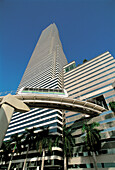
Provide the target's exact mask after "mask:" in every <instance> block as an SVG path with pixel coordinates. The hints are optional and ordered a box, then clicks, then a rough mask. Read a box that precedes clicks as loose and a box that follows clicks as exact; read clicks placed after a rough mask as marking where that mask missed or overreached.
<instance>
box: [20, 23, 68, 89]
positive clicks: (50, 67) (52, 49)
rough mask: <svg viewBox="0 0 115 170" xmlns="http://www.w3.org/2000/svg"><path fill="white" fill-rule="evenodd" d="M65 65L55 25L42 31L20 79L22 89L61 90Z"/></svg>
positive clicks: (65, 61)
mask: <svg viewBox="0 0 115 170" xmlns="http://www.w3.org/2000/svg"><path fill="white" fill-rule="evenodd" d="M65 64H67V59H66V57H65V55H64V52H63V49H62V45H61V42H60V39H59V33H58V30H57V27H56V25H55V24H51V25H50V26H49V27H47V28H46V29H45V30H43V32H42V34H41V36H40V38H39V40H38V42H37V45H36V47H35V49H34V51H33V54H32V56H31V59H30V61H29V63H28V66H27V68H26V70H25V73H24V75H23V77H22V80H21V82H20V85H19V87H18V90H19V89H20V88H22V87H34V88H35V87H37V88H63V79H62V78H63V76H62V73H63V72H62V68H63V66H64V65H65Z"/></svg>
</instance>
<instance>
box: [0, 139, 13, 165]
mask: <svg viewBox="0 0 115 170" xmlns="http://www.w3.org/2000/svg"><path fill="white" fill-rule="evenodd" d="M1 149H2V150H3V153H2V154H3V156H2V162H3V161H5V164H6V163H7V162H8V161H9V153H11V147H10V140H9V141H3V143H2V146H1Z"/></svg>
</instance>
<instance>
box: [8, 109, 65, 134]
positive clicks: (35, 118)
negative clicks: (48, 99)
mask: <svg viewBox="0 0 115 170" xmlns="http://www.w3.org/2000/svg"><path fill="white" fill-rule="evenodd" d="M54 116H56V117H57V116H58V117H59V118H60V119H62V117H61V116H60V115H59V114H58V113H57V112H53V113H50V114H48V115H45V116H43V115H42V116H39V115H38V116H34V117H33V116H32V117H31V118H28V119H25V118H24V119H23V120H21V121H17V122H15V123H13V124H12V125H10V126H9V128H8V130H7V132H8V131H9V130H10V129H11V128H14V127H16V126H18V125H23V124H25V122H26V123H28V122H30V121H35V120H39V121H42V120H47V119H50V118H52V117H54Z"/></svg>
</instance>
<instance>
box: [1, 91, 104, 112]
mask: <svg viewBox="0 0 115 170" xmlns="http://www.w3.org/2000/svg"><path fill="white" fill-rule="evenodd" d="M15 97H16V98H17V99H20V100H23V102H24V103H25V104H27V106H29V107H41V108H52V109H59V110H68V111H74V112H80V113H83V114H88V115H96V114H101V113H102V112H104V111H106V109H105V108H104V107H101V106H99V105H96V104H93V103H90V102H87V101H81V100H77V99H72V98H69V97H59V96H54V95H41V94H36V95H35V94H34V95H33V94H21V95H15ZM2 98H3V97H2V96H1V97H0V101H1V100H2Z"/></svg>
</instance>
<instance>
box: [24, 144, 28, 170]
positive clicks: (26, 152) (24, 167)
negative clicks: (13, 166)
mask: <svg viewBox="0 0 115 170" xmlns="http://www.w3.org/2000/svg"><path fill="white" fill-rule="evenodd" d="M28 152H29V146H28V148H27V152H26V158H25V160H24V166H23V170H25V166H26V162H27V156H28Z"/></svg>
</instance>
